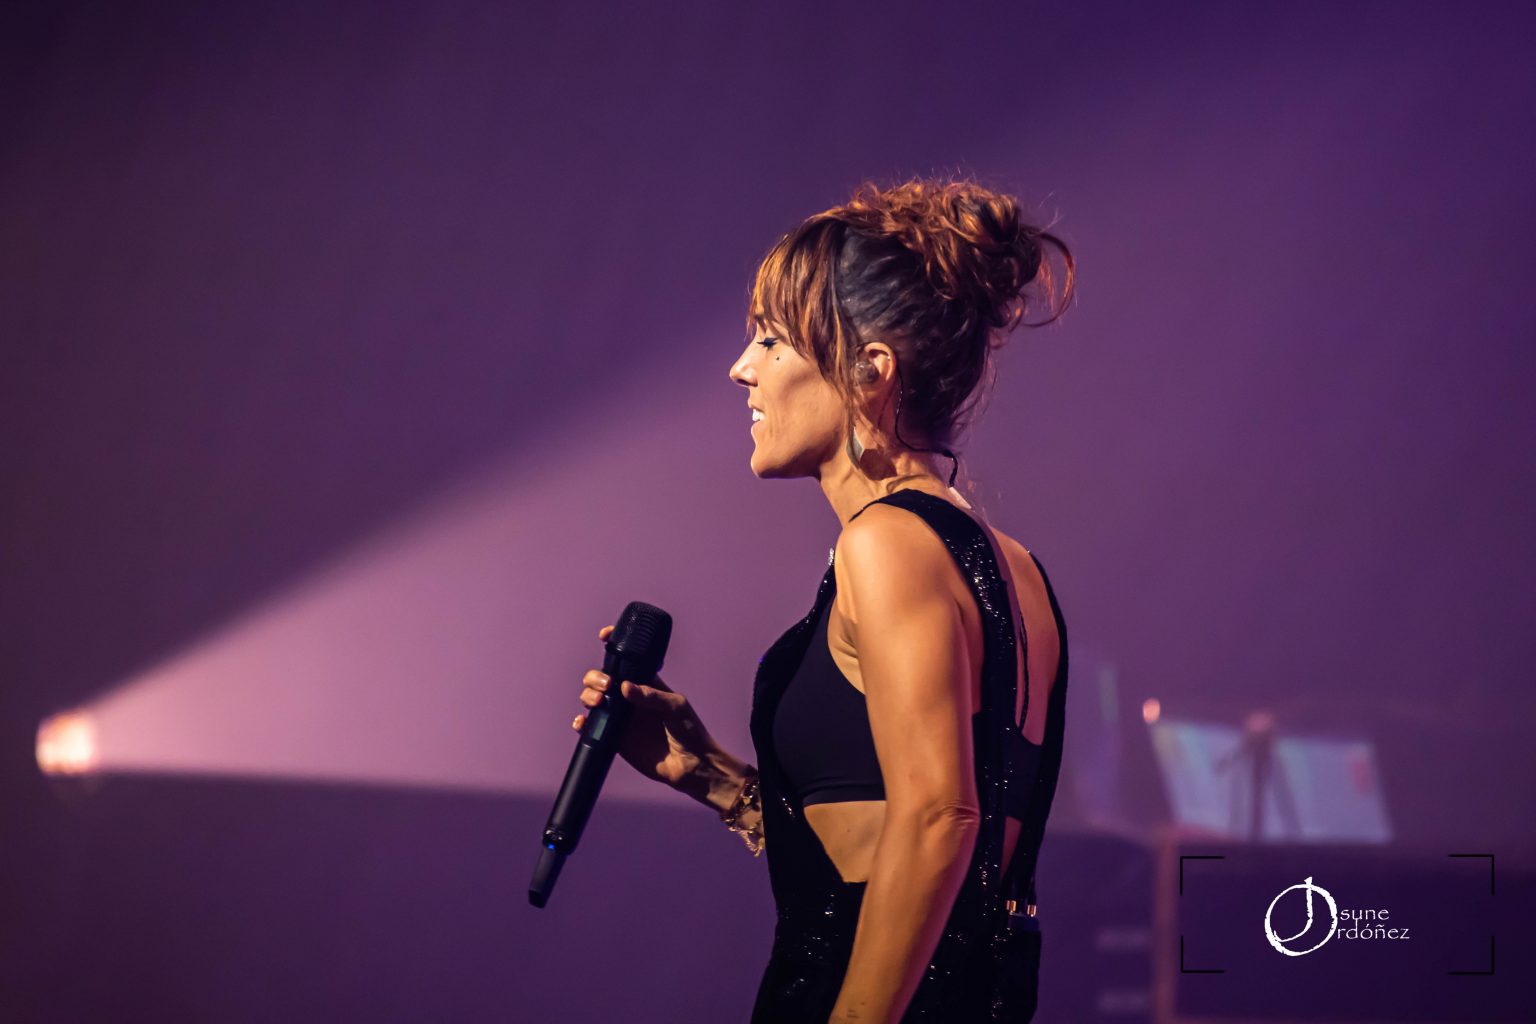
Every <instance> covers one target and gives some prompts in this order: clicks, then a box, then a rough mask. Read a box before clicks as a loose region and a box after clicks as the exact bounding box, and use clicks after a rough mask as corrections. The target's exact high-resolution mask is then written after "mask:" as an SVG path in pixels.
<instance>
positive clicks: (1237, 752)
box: [1214, 711, 1302, 843]
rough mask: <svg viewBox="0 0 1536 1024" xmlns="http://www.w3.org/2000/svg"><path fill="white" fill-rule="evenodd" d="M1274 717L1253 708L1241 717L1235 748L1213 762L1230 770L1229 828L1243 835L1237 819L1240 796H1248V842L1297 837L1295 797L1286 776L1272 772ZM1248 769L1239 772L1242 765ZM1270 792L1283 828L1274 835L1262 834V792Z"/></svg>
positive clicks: (1299, 832) (1298, 819)
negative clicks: (1240, 731)
mask: <svg viewBox="0 0 1536 1024" xmlns="http://www.w3.org/2000/svg"><path fill="white" fill-rule="evenodd" d="M1274 749H1275V716H1274V714H1273V713H1271V712H1269V711H1253V712H1250V713H1249V715H1248V717H1247V718H1245V719H1244V720H1243V738H1242V740H1241V742H1239V743H1238V745H1237V748H1236V749H1234V750H1233V751H1232V753H1230V754H1228V755H1227V756H1226V757H1223V758H1221V759H1220V760H1218V761H1217V762H1216V764H1215V766H1214V767H1215V769H1216V770H1217V771H1218V772H1226V771H1231V772H1232V789H1231V794H1232V796H1231V802H1230V804H1229V807H1230V816H1229V821H1230V826H1229V828H1230V831H1231V833H1232V835H1234V836H1240V835H1242V834H1243V829H1242V827H1241V823H1240V821H1239V818H1240V817H1241V815H1242V810H1243V798H1244V796H1246V797H1247V799H1248V829H1247V836H1248V840H1249V841H1250V842H1255V843H1257V842H1263V841H1264V840H1265V839H1266V838H1273V839H1276V840H1281V839H1300V838H1302V835H1301V817H1300V815H1298V814H1297V813H1296V798H1295V794H1293V793H1292V792H1291V788H1290V784H1289V783H1288V782H1287V781H1286V778H1285V775H1284V774H1283V773H1280V772H1276V771H1275V758H1274ZM1245 764H1246V765H1247V767H1248V770H1247V771H1246V772H1244V771H1242V768H1243V766H1244V765H1245ZM1267 791H1272V792H1273V793H1274V798H1275V808H1276V809H1277V810H1278V811H1279V813H1280V817H1281V821H1282V823H1283V825H1284V829H1283V830H1282V831H1281V832H1279V833H1277V834H1276V835H1274V836H1266V835H1265V833H1264V808H1265V802H1266V801H1265V799H1264V797H1265V794H1266V792H1267Z"/></svg>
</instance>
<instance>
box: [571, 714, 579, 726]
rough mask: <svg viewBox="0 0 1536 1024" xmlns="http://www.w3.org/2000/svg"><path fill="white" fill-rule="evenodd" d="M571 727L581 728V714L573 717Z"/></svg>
mask: <svg viewBox="0 0 1536 1024" xmlns="http://www.w3.org/2000/svg"><path fill="white" fill-rule="evenodd" d="M571 728H572V729H580V728H581V716H580V715H577V716H576V717H575V718H573V719H571Z"/></svg>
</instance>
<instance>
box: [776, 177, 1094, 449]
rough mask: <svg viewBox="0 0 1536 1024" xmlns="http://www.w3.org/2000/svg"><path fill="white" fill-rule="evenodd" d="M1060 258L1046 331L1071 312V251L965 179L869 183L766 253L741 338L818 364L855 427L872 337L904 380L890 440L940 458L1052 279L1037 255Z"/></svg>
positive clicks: (1008, 203)
mask: <svg viewBox="0 0 1536 1024" xmlns="http://www.w3.org/2000/svg"><path fill="white" fill-rule="evenodd" d="M1047 244H1050V245H1054V246H1055V247H1056V248H1057V249H1058V250H1059V251H1060V253H1061V256H1062V258H1063V261H1064V262H1065V268H1066V269H1065V275H1064V281H1063V282H1062V289H1061V297H1060V299H1059V301H1057V302H1055V303H1054V305H1055V307H1056V308H1055V310H1054V312H1052V314H1051V316H1050V317H1049V318H1047V319H1046V320H1043V321H1041V322H1040V323H1032V324H1027V325H1026V326H1030V327H1043V326H1045V325H1046V324H1048V323H1051V322H1053V321H1055V320H1056V319H1057V318H1058V317H1060V316H1061V314H1062V313H1064V312H1065V311H1066V309H1067V307H1068V306H1069V305H1070V303H1071V299H1072V294H1073V285H1074V280H1075V273H1076V271H1075V266H1074V263H1073V259H1072V253H1071V251H1070V250H1069V249H1068V248H1067V246H1066V244H1065V243H1063V242H1062V241H1061V240H1060V239H1059V238H1057V237H1056V236H1054V235H1052V234H1049V233H1048V232H1047V231H1045V230H1044V229H1042V228H1038V227H1035V226H1033V225H1031V224H1028V223H1025V222H1024V221H1023V220H1022V219H1021V218H1020V215H1019V204H1018V201H1017V200H1015V199H1014V198H1013V197H1012V196H1009V195H1006V194H1002V193H998V192H994V191H992V190H990V189H987V188H984V187H982V186H981V185H978V184H976V183H975V182H973V181H967V180H960V181H938V180H927V179H914V180H910V181H906V182H903V183H901V184H897V185H893V186H891V187H888V188H881V187H880V186H878V185H875V184H874V183H872V182H865V183H864V184H863V185H861V186H859V188H858V189H857V190H856V191H855V193H854V195H853V197H852V198H851V199H850V200H849V201H848V202H847V203H846V204H844V205H842V206H837V207H833V208H832V209H830V210H825V211H823V212H821V213H818V214H815V215H814V216H811V217H808V218H806V220H805V221H804V222H803V223H801V224H800V226H799V227H797V228H795V229H794V230H793V231H791V232H789V234H787V235H785V236H784V237H783V238H781V239H780V240H779V241H778V243H777V244H776V245H774V247H773V248H772V249H771V250H769V252H768V255H767V256H765V257H764V258H763V261H762V263H761V264H760V265H759V267H758V270H757V275H756V278H755V280H754V282H753V285H752V297H751V302H750V306H749V310H748V314H747V328H748V331H749V332H750V331H753V330H755V328H756V327H758V326H764V327H765V328H766V327H767V326H768V325H770V324H772V325H775V326H774V329H779V328H782V329H783V330H785V331H787V333H788V337H787V338H785V339H784V340H785V341H786V342H787V343H788V344H789V345H790V346H791V347H793V348H794V350H795V351H796V352H799V353H800V354H801V355H803V356H805V357H806V358H807V359H811V360H814V361H815V363H816V365H817V366H818V367H819V368H820V370H821V372H822V375H823V376H824V377H826V379H827V380H828V381H830V382H831V383H832V384H833V386H835V387H836V388H837V389H838V392H839V393H840V394H841V395H842V396H843V401H844V405H845V407H846V408H847V410H848V425H849V427H850V428H851V427H852V425H853V422H854V418H853V410H854V401H855V399H854V385H853V377H852V370H853V364H854V362H855V360H856V358H857V354H858V351H857V350H858V347H859V346H860V345H862V344H863V343H864V342H866V341H872V340H875V339H879V340H881V341H883V342H885V343H886V344H888V345H890V346H891V348H892V349H893V350H895V352H896V359H897V369H898V371H899V372H900V374H901V377H900V387H901V391H900V393H899V397H900V399H901V403H902V404H901V406H900V407H899V408H900V412H899V415H898V418H897V422H896V433H897V438H898V440H899V441H901V443H903V444H907V446H908V447H912V448H917V447H918V446H917V445H912V444H908V443H907V440H906V439H907V438H914V437H915V438H919V439H921V442H920V443H921V444H924V445H932V446H934V447H932V448H920V449H919V450H945V449H948V448H950V447H953V445H954V443H955V440H956V438H957V437H958V436H959V435H960V434H961V433H963V431H964V429H965V427H966V426H967V425H968V421H969V418H970V414H971V412H972V411H973V410H974V408H975V405H976V401H977V399H978V398H979V397H980V395H981V394H982V393H984V392H983V390H981V389H979V388H978V385H979V384H981V381H982V378H983V376H984V375H985V373H986V371H987V370H988V369H989V367H991V366H992V360H991V354H992V352H993V351H994V350H995V349H997V348H999V347H1000V346H1001V345H1002V344H1003V342H1004V341H1005V340H1006V335H1007V334H1008V333H1009V332H1010V331H1011V330H1012V329H1013V328H1014V327H1016V326H1018V325H1019V324H1020V323H1022V322H1023V320H1024V318H1025V317H1026V316H1027V315H1028V313H1029V312H1030V310H1032V309H1033V308H1034V303H1033V301H1032V298H1031V297H1030V296H1029V295H1028V294H1027V292H1028V290H1029V288H1030V286H1031V285H1032V284H1033V283H1034V282H1035V281H1037V280H1039V281H1040V282H1041V284H1042V290H1043V291H1044V293H1045V297H1046V299H1047V300H1050V298H1051V297H1052V295H1053V293H1054V292H1055V290H1056V289H1055V284H1056V280H1055V277H1054V275H1053V273H1052V271H1051V268H1050V264H1049V261H1048V260H1047V259H1046V252H1045V246H1046V245H1047Z"/></svg>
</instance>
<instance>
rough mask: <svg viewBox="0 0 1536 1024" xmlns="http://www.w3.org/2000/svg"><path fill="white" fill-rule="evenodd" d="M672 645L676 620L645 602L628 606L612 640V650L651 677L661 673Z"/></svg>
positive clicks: (611, 635) (616, 625) (620, 616)
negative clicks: (646, 671)
mask: <svg viewBox="0 0 1536 1024" xmlns="http://www.w3.org/2000/svg"><path fill="white" fill-rule="evenodd" d="M671 642H672V616H670V615H668V614H667V613H666V612H664V611H662V610H661V609H660V608H657V607H656V606H655V605H653V604H646V603H645V602H644V601H631V602H629V604H627V605H625V606H624V611H623V612H622V613H621V614H620V615H619V621H618V622H616V623H614V626H613V632H612V633H611V634H609V636H608V645H609V647H611V648H612V649H613V650H615V651H618V652H620V653H622V654H624V655H625V656H626V657H628V658H630V659H631V660H632V662H633V663H634V664H635V665H637V666H643V667H644V668H646V669H647V670H649V672H650V673H651V674H654V673H656V672H660V671H661V663H662V661H663V660H664V659H665V658H666V656H667V644H669V643H671Z"/></svg>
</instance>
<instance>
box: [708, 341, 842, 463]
mask: <svg viewBox="0 0 1536 1024" xmlns="http://www.w3.org/2000/svg"><path fill="white" fill-rule="evenodd" d="M730 376H731V380H733V381H735V382H736V383H737V384H740V385H742V386H743V387H745V388H746V389H747V404H748V405H750V406H752V407H753V408H755V409H758V410H761V413H760V414H759V413H756V412H754V413H752V416H753V417H754V419H756V422H754V423H753V424H752V426H751V431H752V441H753V447H752V472H753V473H754V474H755V475H757V476H759V477H763V478H768V477H800V476H815V475H817V473H818V471H819V469H820V467H821V466H822V465H823V464H824V463H825V462H826V461H827V459H828V457H829V456H831V455H832V454H833V453H834V452H835V451H836V450H837V448H838V446H839V445H841V444H842V435H843V427H842V424H843V410H842V404H841V402H840V400H839V398H838V395H837V391H836V389H835V388H833V387H832V385H831V384H830V383H828V381H827V380H826V379H825V378H823V377H822V375H821V371H820V370H818V369H817V368H816V364H815V363H814V362H812V361H811V360H809V359H807V358H805V357H804V356H802V355H800V353H798V352H796V351H795V350H794V348H793V346H791V345H790V344H789V342H787V341H785V340H784V335H783V333H782V332H780V331H779V330H778V328H777V327H769V326H764V325H761V324H760V325H758V327H757V328H756V330H755V331H754V333H753V336H752V339H751V340H750V341H748V342H747V347H746V350H745V351H744V352H742V354H741V358H739V359H737V360H736V364H735V365H734V366H732V367H731V373H730ZM759 415H761V418H760V419H758V418H757V417H758V416H759Z"/></svg>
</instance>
